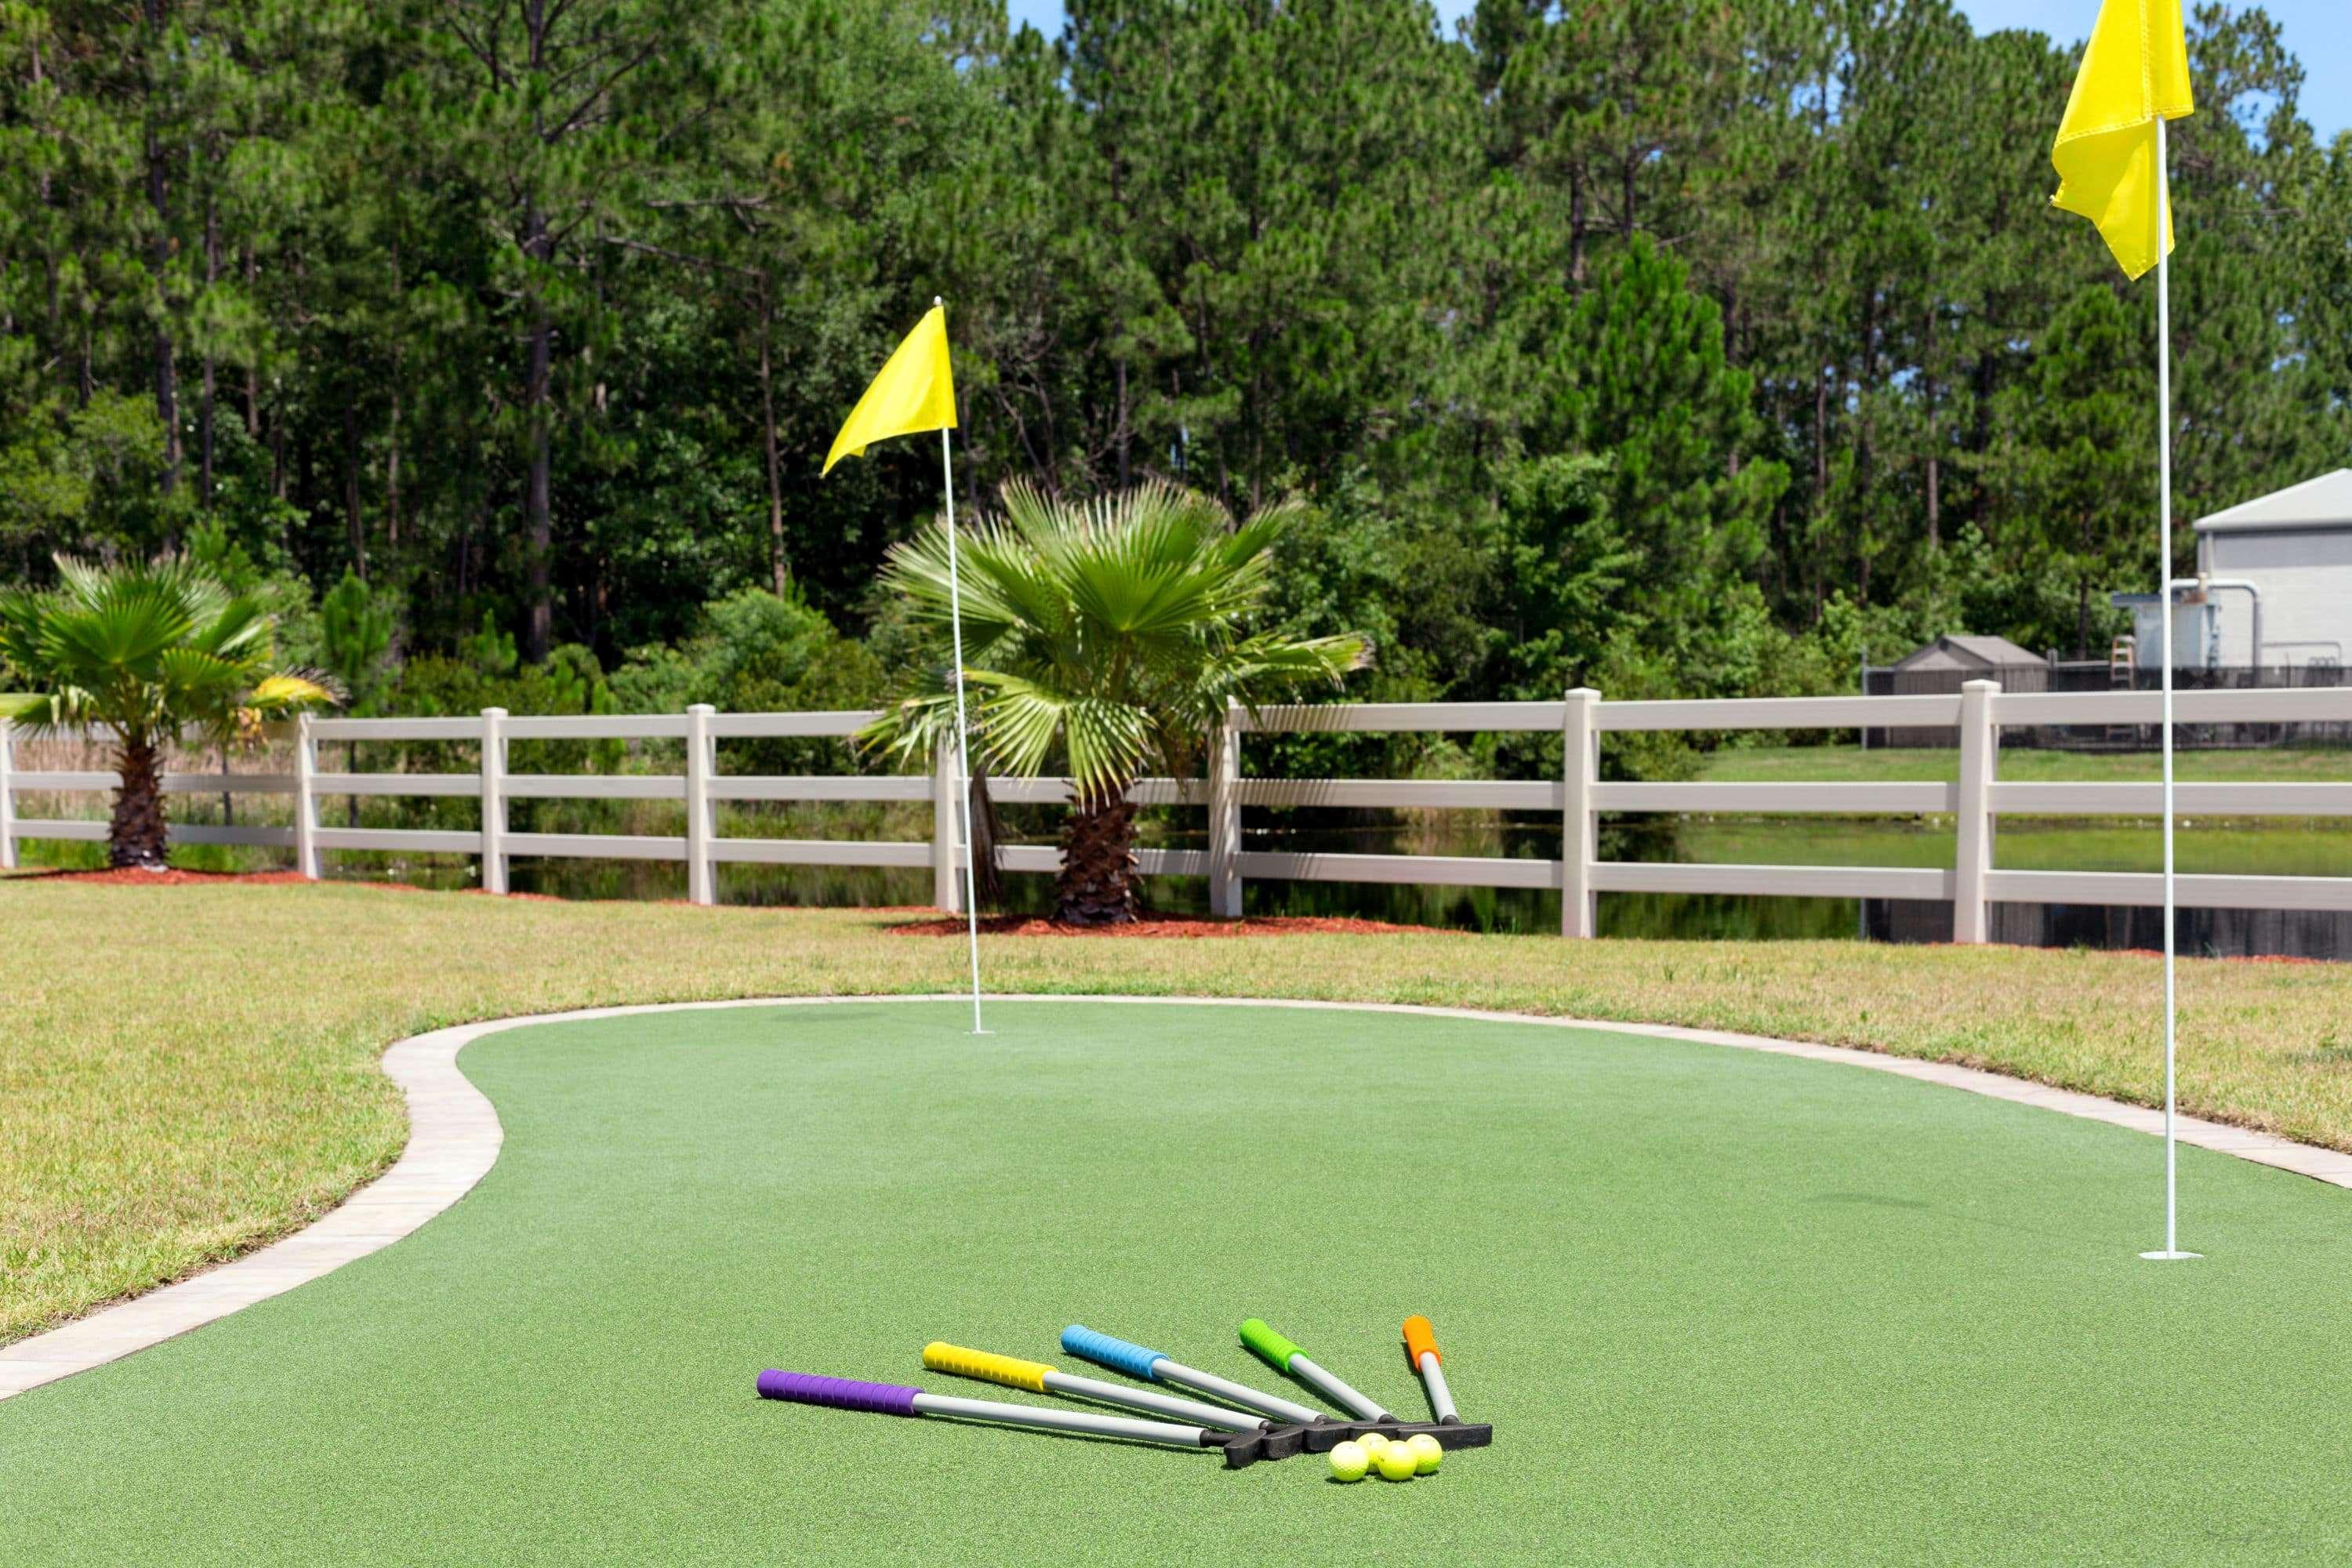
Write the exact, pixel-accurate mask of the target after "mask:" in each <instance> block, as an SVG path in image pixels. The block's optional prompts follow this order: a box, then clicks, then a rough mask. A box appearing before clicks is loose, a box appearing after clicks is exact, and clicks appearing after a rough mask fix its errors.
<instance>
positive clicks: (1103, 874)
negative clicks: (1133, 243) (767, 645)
mask: <svg viewBox="0 0 2352 1568" xmlns="http://www.w3.org/2000/svg"><path fill="white" fill-rule="evenodd" d="M1297 516H1298V509H1297V507H1296V506H1294V505H1290V504H1284V505H1280V506H1275V507H1269V508H1266V509H1265V510H1261V511H1259V512H1257V513H1255V515H1253V516H1252V517H1251V518H1249V520H1248V521H1244V522H1242V523H1241V524H1239V525H1238V526H1236V525H1235V524H1234V521H1233V520H1232V519H1231V518H1229V517H1228V516H1227V515H1226V513H1225V511H1224V509H1223V508H1222V507H1220V506H1219V505H1217V503H1216V502H1214V501H1213V500H1210V499H1208V498H1207V497H1205V496H1202V495H1197V494H1194V493H1193V492H1192V491H1189V490H1184V489H1178V488H1176V487H1175V486H1172V485H1166V484H1150V485H1145V486H1142V487H1140V488H1139V489H1131V490H1129V491H1127V492H1126V493H1124V494H1122V495H1118V496H1112V497H1108V498H1105V499H1102V500H1097V501H1095V502H1093V503H1091V504H1084V505H1081V504H1077V503H1073V502H1068V501H1063V500H1055V499H1052V498H1049V497H1047V496H1045V495H1044V494H1041V493H1040V492H1039V491H1037V490H1035V489H1031V488H1030V487H1029V486H1027V485H1024V484H1021V483H1018V482H1016V483H1013V484H1012V485H1008V486H1007V487H1006V488H1005V490H1004V494H1003V506H1002V508H1001V510H999V512H998V513H997V514H996V515H995V516H992V517H989V518H986V519H983V520H982V521H981V523H980V524H979V525H978V526H977V527H975V528H973V529H971V531H969V533H968V534H967V535H966V536H964V537H963V539H962V541H961V547H960V549H959V551H958V557H959V562H960V564H961V579H962V588H963V594H962V601H963V636H964V659H965V664H964V679H965V682H966V684H967V685H968V686H969V687H970V688H971V696H972V702H973V710H972V715H971V721H972V730H973V742H972V746H973V750H974V752H976V753H978V762H979V763H980V764H981V765H982V766H984V767H985V768H986V769H987V770H988V771H990V772H993V773H1012V774H1020V775H1026V776H1029V777H1035V776H1037V775H1038V774H1041V773H1045V771H1046V769H1047V768H1048V767H1049V766H1054V765H1058V766H1059V767H1060V768H1062V769H1066V771H1067V772H1068V773H1069V775H1070V778H1071V780H1072V783H1073V784H1074V786H1075V789H1076V797H1075V798H1074V800H1073V801H1072V803H1071V808H1070V816H1069V820H1068V822H1067V824H1066V826H1064V828H1063V831H1062V871H1061V877H1060V879H1059V881H1058V882H1057V884H1056V886H1055V904H1056V908H1055V919H1056V920H1059V921H1066V922H1068V923H1070V924H1074V925H1103V924H1111V923H1117V922H1122V921H1131V920H1133V919H1134V918H1135V890H1134V885H1133V880H1132V878H1133V874H1134V868H1135V857H1134V846H1135V807H1134V805H1132V804H1131V803H1129V800H1128V798H1127V794H1128V790H1129V786H1130V785H1132V784H1134V783H1135V781H1136V779H1137V778H1138V777H1139V776H1140V775H1141V773H1143V771H1144V769H1145V767H1146V766H1147V764H1149V765H1156V766H1159V767H1161V768H1164V769H1166V770H1167V771H1168V772H1170V773H1181V772H1182V771H1184V769H1185V765H1186V764H1187V763H1191V762H1192V761H1194V760H1197V758H1198V757H1199V756H1200V754H1201V752H1202V742H1203V741H1204V740H1205V738H1206V737H1207V735H1208V734H1209V732H1210V731H1211V730H1212V729H1213V727H1215V726H1216V725H1218V724H1220V723H1222V722H1223V718H1224V713H1225V708H1226V704H1227V703H1228V702H1229V701H1233V700H1239V701H1242V702H1244V703H1248V704H1251V705H1253V706H1255V704H1256V703H1257V702H1259V701H1261V700H1265V699H1266V698H1268V697H1271V696H1273V695H1276V693H1278V692H1280V691H1282V690H1285V689H1291V688H1295V687H1297V686H1298V685H1299V684H1301V683H1303V682H1307V681H1321V682H1329V683H1336V682H1337V681H1338V680H1339V678H1340V677H1341V676H1343V675H1345V674H1346V673H1347V672H1348V671H1349V670H1351V669H1356V668H1361V667H1362V666H1363V665H1365V664H1367V663H1369V662H1370V639H1369V638H1367V637H1363V636H1362V635H1361V634H1360V633H1354V632H1349V633H1346V634H1343V635H1341V636H1339V637H1308V638H1298V637H1284V636H1282V635H1281V634H1279V633H1276V632H1265V631H1258V632H1253V631H1250V630H1249V629H1248V623H1249V622H1250V620H1251V618H1252V617H1253V616H1255V614H1256V613H1257V612H1258V611H1259V610H1260V609H1261V608H1262V606H1263V605H1264V603H1265V594H1266V588H1267V585H1268V583H1269V580H1270V576H1271V574H1272V570H1273V547H1274V544H1275V542H1276V540H1278V539H1279V538H1280V537H1281V536H1282V534H1283V532H1284V531H1285V530H1286V529H1287V528H1289V527H1290V525H1291V523H1292V522H1293V521H1295V520H1296V519H1297ZM882 581H883V583H884V584H886V585H887V587H889V588H892V589H895V590H897V591H898V592H900V593H903V594H905V595H907V596H908V600H909V601H910V603H911V605H912V606H913V609H914V613H915V616H916V618H917V620H918V621H919V624H920V625H921V626H922V627H923V628H924V632H925V634H926V636H927V637H928V638H929V645H930V649H929V651H930V652H931V653H932V654H933V655H934V656H935V658H936V662H934V663H931V664H930V665H929V667H928V668H923V669H921V670H919V672H917V673H916V674H915V675H914V676H913V677H912V679H910V681H909V683H908V688H907V689H906V690H905V691H904V692H903V694H902V695H901V697H900V698H899V700H898V701H897V702H896V703H894V704H893V705H892V706H890V707H889V708H887V710H884V712H883V714H882V716H881V717H880V718H879V719H877V720H876V721H875V722H874V723H873V724H872V725H871V726H870V727H869V728H868V729H867V730H866V732H865V734H864V736H863V739H864V740H865V741H866V743H868V744H869V745H877V746H880V747H882V748H884V749H886V750H888V751H891V752H895V753H897V754H898V755H900V756H902V757H916V756H921V755H924V754H927V753H928V752H929V749H930V748H931V747H933V746H935V745H937V744H938V743H939V742H940V741H941V740H943V739H945V738H947V737H950V736H952V735H953V733H954V732H955V687H954V682H953V674H952V668H951V660H950V657H949V654H948V631H949V609H948V536H947V533H946V531H945V530H944V528H939V527H935V528H933V529H931V530H929V531H927V532H925V533H923V534H922V535H920V536H919V537H918V538H917V539H915V540H913V541H911V542H908V543H905V544H900V545H898V546H896V547H894V548H893V549H892V550H891V552H890V555H889V559H888V560H887V563H885V565H884V567H883V571H882Z"/></svg>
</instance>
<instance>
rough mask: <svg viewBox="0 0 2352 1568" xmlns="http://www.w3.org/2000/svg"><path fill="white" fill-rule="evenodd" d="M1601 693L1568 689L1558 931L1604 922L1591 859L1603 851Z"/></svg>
mask: <svg viewBox="0 0 2352 1568" xmlns="http://www.w3.org/2000/svg"><path fill="white" fill-rule="evenodd" d="M1600 706H1601V693H1599V692H1598V691H1595V690H1594V689H1592V688H1591V687H1590V686H1580V687H1578V688H1577V689H1575V690H1573V691H1571V692H1570V693H1569V694H1568V711H1567V714H1566V716H1565V718H1564V720H1563V721H1562V723H1561V726H1560V740H1561V755H1560V772H1559V780H1560V792H1559V805H1560V816H1559V934H1560V935H1562V936H1581V937H1589V936H1594V935H1598V934H1599V932H1600V928H1601V921H1600V909H1599V900H1598V899H1597V898H1596V897H1595V896H1594V894H1593V891H1592V863H1593V861H1594V860H1595V859H1597V858H1599V857H1600V833H1599V829H1598V824H1599V821H1600V817H1599V816H1598V814H1596V813H1595V812H1594V810H1593V808H1592V799H1593V785H1595V784H1598V783H1600V782H1601V728H1600V725H1599V723H1598V720H1599V717H1600V715H1599V714H1598V713H1597V712H1596V711H1595V710H1597V709H1598V708H1599V707H1600Z"/></svg>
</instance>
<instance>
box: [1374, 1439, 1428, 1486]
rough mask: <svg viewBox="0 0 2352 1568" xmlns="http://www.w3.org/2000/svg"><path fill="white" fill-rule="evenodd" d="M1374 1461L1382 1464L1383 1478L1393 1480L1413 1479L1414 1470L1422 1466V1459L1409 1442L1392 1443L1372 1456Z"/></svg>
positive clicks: (1379, 1464)
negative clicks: (1416, 1454) (1415, 1453)
mask: <svg viewBox="0 0 2352 1568" xmlns="http://www.w3.org/2000/svg"><path fill="white" fill-rule="evenodd" d="M1372 1463H1374V1464H1376V1465H1378V1466H1380V1468H1381V1479H1383V1480H1391V1481H1409V1480H1411V1479H1412V1473H1413V1471H1414V1470H1416V1469H1418V1468H1420V1466H1421V1461H1420V1459H1419V1458H1417V1457H1416V1456H1415V1455H1414V1453H1413V1451H1412V1445H1411V1444H1408V1443H1391V1444H1390V1445H1389V1446H1388V1447H1385V1448H1382V1449H1381V1451H1380V1452H1379V1453H1377V1454H1375V1455H1373V1456H1372Z"/></svg>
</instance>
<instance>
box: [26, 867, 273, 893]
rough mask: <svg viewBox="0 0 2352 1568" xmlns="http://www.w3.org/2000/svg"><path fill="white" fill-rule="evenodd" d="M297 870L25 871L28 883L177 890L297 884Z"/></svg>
mask: <svg viewBox="0 0 2352 1568" xmlns="http://www.w3.org/2000/svg"><path fill="white" fill-rule="evenodd" d="M24 880H26V881H28V882H34V881H38V882H98V883H100V884H103V885H104V886H107V887H110V888H179V887H185V886H187V885H189V884H190V883H201V882H300V881H307V880H308V879H307V878H305V877H304V876H302V875H301V873H299V872H298V871H180V870H171V871H141V870H137V869H124V870H119V871H27V872H26V873H25V875H24Z"/></svg>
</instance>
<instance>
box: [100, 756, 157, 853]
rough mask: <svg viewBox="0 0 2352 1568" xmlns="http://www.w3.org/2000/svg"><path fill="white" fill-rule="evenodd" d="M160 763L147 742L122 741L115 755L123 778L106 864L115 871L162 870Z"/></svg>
mask: <svg viewBox="0 0 2352 1568" xmlns="http://www.w3.org/2000/svg"><path fill="white" fill-rule="evenodd" d="M161 762H162V759H161V758H160V757H159V756H158V755H157V754H156V751H155V746H154V743H153V742H149V741H125V742H122V744H121V746H120V747H118V748H117V749H116V751H115V754H114V767H115V771H116V772H117V773H121V775H122V783H121V786H120V787H119V788H117V789H116V790H115V792H114V821H113V822H112V824H111V825H110V826H109V827H108V829H107V835H106V862H107V864H108V865H110V866H112V867H115V868H118V869H120V868H123V867H137V868H140V869H142V870H147V871H160V870H162V869H163V866H164V856H163V849H164V840H165V835H166V833H167V831H168V830H167V828H166V826H165V824H164V819H163V770H162V768H161V766H160V763H161Z"/></svg>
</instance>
